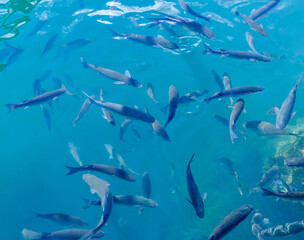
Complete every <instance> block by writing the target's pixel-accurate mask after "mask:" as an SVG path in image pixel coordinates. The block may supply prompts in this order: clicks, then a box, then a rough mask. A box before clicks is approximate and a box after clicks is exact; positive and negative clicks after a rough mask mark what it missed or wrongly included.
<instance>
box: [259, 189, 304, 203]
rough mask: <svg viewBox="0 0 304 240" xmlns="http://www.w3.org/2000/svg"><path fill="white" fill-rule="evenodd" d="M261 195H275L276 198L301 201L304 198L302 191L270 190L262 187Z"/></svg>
mask: <svg viewBox="0 0 304 240" xmlns="http://www.w3.org/2000/svg"><path fill="white" fill-rule="evenodd" d="M261 190H262V191H263V193H262V195H263V196H275V197H278V198H283V199H287V200H291V201H303V200H304V192H272V191H270V190H268V189H266V188H262V187H261Z"/></svg>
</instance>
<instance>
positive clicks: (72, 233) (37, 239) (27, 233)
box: [21, 228, 104, 240]
mask: <svg viewBox="0 0 304 240" xmlns="http://www.w3.org/2000/svg"><path fill="white" fill-rule="evenodd" d="M89 231H90V230H88V229H64V230H60V231H56V232H50V233H47V232H44V233H39V232H34V231H32V230H29V229H26V228H23V229H22V231H21V234H22V236H23V238H24V239H27V240H48V239H54V240H58V239H69V240H72V239H79V238H81V237H82V236H84V235H86V234H88V232H89ZM103 236H104V232H101V231H99V232H97V233H96V234H95V235H94V238H101V237H103Z"/></svg>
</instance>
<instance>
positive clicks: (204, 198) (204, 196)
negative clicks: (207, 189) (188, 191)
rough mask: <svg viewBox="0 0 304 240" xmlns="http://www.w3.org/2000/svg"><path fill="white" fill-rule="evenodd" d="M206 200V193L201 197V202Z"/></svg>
mask: <svg viewBox="0 0 304 240" xmlns="http://www.w3.org/2000/svg"><path fill="white" fill-rule="evenodd" d="M206 198H207V193H204V194H203V195H202V199H203V202H205V200H206Z"/></svg>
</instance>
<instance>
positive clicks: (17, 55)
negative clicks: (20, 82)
mask: <svg viewBox="0 0 304 240" xmlns="http://www.w3.org/2000/svg"><path fill="white" fill-rule="evenodd" d="M23 52H24V49H21V48H15V50H14V52H13V53H12V54H11V55H10V56H9V58H8V59H7V62H6V67H9V66H11V65H12V64H14V63H15V62H17V61H18V60H19V58H20V57H21V55H22V53H23Z"/></svg>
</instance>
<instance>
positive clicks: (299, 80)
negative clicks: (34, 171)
mask: <svg viewBox="0 0 304 240" xmlns="http://www.w3.org/2000/svg"><path fill="white" fill-rule="evenodd" d="M302 77H303V74H301V76H300V77H299V79H298V81H297V85H296V86H297V89H298V88H299V84H300V82H301V80H302Z"/></svg>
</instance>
